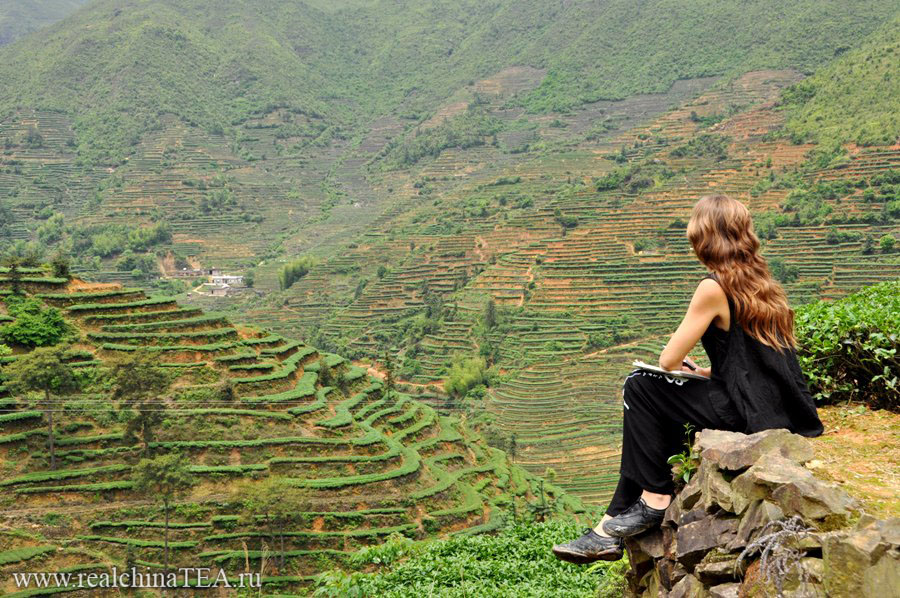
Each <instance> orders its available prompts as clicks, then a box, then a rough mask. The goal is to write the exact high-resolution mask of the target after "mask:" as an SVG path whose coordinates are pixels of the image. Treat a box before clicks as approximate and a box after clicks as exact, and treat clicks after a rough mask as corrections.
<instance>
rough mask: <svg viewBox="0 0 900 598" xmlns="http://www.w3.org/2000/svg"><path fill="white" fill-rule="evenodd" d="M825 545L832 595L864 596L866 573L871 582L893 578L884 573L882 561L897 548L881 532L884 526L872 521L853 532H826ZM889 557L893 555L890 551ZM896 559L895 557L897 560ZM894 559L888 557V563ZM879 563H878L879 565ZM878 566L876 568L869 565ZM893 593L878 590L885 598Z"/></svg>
mask: <svg viewBox="0 0 900 598" xmlns="http://www.w3.org/2000/svg"><path fill="white" fill-rule="evenodd" d="M824 540H825V541H824V543H823V547H822V555H823V560H824V562H825V580H824V581H825V589H826V590H827V591H828V593H829V595H831V596H861V595H863V594H862V592H863V587H864V585H865V582H866V578H867V573H868V578H869V580H870V586H871V587H873V588H875V587H878V586H879V585H880V580H882V579H890V575H888V576H884V575H882V570H883V567H885V565H882V564H880V563H879V561H880V560H881V559H882V557H884V556H885V555H887V553H888V551H893V552H897V550H896V546H892V545H891V544H890V543H889V542H888V541H887V539H886V538H885V537H884V536H882V530H881V527H880V526H878V525H870V526H868V527H865V528H863V529H857V530H854V531H850V532H832V533H830V534H826V535H825V538H824ZM889 559H890V555H889ZM894 562H895V563H896V561H894ZM890 563H891V560H888V564H890ZM876 564H877V565H876ZM873 566H875V567H874V568H875V571H873V572H871V573H869V571H868V570H869V569H871V568H873ZM895 587H900V586H895ZM887 595H890V594H879V595H878V598H883V597H884V596H887Z"/></svg>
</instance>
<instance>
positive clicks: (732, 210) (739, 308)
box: [687, 195, 796, 351]
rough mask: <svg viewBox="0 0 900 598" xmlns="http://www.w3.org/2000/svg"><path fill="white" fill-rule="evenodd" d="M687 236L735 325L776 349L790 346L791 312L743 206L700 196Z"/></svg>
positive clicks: (792, 343) (792, 340) (719, 197)
mask: <svg viewBox="0 0 900 598" xmlns="http://www.w3.org/2000/svg"><path fill="white" fill-rule="evenodd" d="M687 237H688V240H689V241H690V242H691V245H692V246H693V247H694V252H695V253H696V254H697V257H698V258H699V259H700V261H701V262H702V263H703V265H704V266H706V267H707V268H709V269H710V270H711V271H712V272H714V273H715V274H716V275H717V278H718V280H719V284H721V285H722V289H723V290H724V291H725V295H726V296H728V297H729V298H730V299H731V300H732V302H733V303H734V315H735V319H736V320H737V321H738V324H740V326H741V328H743V329H744V331H745V332H747V334H749V335H750V336H752V337H753V338H755V339H757V340H759V341H760V342H761V343H763V344H765V345H768V346H770V347H772V348H773V349H776V350H778V351H783V350H784V349H788V348H792V347H794V346H795V345H796V338H795V337H794V311H793V310H792V309H791V308H790V307H789V306H788V302H787V295H785V293H784V289H782V288H781V285H780V284H778V283H777V282H776V281H775V280H774V279H773V278H772V274H771V273H770V272H769V267H768V265H766V261H765V260H764V259H763V257H762V256H761V255H760V254H759V239H758V238H757V236H756V234H755V233H754V232H753V221H752V219H751V218H750V211H749V210H748V209H747V208H746V207H745V206H744V204H742V203H741V202H739V201H737V200H734V199H731V198H730V197H728V196H726V195H707V196H705V197H702V198H700V201H698V202H697V204H696V205H695V206H694V210H693V212H692V213H691V221H690V222H689V223H688V226H687Z"/></svg>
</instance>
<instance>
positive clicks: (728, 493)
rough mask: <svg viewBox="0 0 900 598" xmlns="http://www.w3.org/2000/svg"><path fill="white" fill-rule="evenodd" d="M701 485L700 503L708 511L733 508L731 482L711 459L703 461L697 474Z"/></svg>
mask: <svg viewBox="0 0 900 598" xmlns="http://www.w3.org/2000/svg"><path fill="white" fill-rule="evenodd" d="M696 477H697V478H698V480H699V485H700V495H701V499H700V504H701V505H702V506H703V508H704V509H705V510H706V511H707V512H713V511H715V510H716V509H717V508H721V509H723V510H725V511H732V510H733V508H734V507H733V503H734V498H733V492H732V490H731V484H729V483H728V481H726V480H725V476H723V475H722V474H721V473H720V472H719V471H718V470H717V469H716V467H715V465H713V464H712V463H711V462H710V461H703V462H702V463H701V464H700V469H699V471H698V472H697V476H696Z"/></svg>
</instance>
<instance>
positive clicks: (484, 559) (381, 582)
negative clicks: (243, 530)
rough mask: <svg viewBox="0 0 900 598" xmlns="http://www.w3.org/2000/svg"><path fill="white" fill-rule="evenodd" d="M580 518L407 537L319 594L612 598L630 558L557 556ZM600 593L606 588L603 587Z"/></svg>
mask: <svg viewBox="0 0 900 598" xmlns="http://www.w3.org/2000/svg"><path fill="white" fill-rule="evenodd" d="M581 530H582V528H581V527H579V526H578V525H577V524H576V523H575V522H573V521H566V520H559V519H557V520H552V521H549V522H546V523H527V522H520V523H517V524H514V525H510V526H508V527H504V528H502V529H501V530H500V531H499V533H497V534H495V535H485V536H459V537H455V538H450V539H448V540H439V541H433V542H424V543H417V542H412V541H410V540H408V539H403V538H402V537H394V538H391V539H389V540H388V541H387V542H385V543H383V544H382V545H380V546H378V547H373V548H369V549H367V550H363V551H360V552H359V553H358V554H357V555H355V556H354V557H353V559H352V560H351V565H352V566H353V568H366V569H371V568H373V567H374V569H375V570H374V572H371V573H343V572H341V571H331V572H328V573H324V574H321V575H320V576H319V577H318V578H317V580H316V591H315V593H314V595H315V596H317V597H328V598H338V597H341V598H352V597H363V596H384V597H385V598H413V597H418V596H447V597H449V596H464V595H469V596H483V597H485V598H501V597H503V598H505V597H507V596H522V597H523V598H524V597H528V598H543V597H546V598H550V597H555V596H563V595H564V596H572V597H584V598H597V597H598V596H599V597H600V598H612V597H615V596H621V595H622V592H623V590H624V579H623V574H624V571H625V567H626V563H625V561H620V562H618V563H600V564H599V565H597V566H595V567H591V568H585V567H576V566H573V565H569V564H566V563H563V562H561V561H559V560H557V559H556V558H555V557H554V556H553V555H552V553H551V552H550V550H549V547H550V546H552V545H553V544H555V543H560V542H565V541H568V540H571V539H572V538H574V537H577V536H578V535H579V534H580V533H581ZM598 592H599V593H598Z"/></svg>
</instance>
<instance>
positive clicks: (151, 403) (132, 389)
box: [110, 350, 171, 457]
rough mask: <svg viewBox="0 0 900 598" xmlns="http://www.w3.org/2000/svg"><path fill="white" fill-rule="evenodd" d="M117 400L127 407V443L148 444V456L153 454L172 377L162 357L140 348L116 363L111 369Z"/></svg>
mask: <svg viewBox="0 0 900 598" xmlns="http://www.w3.org/2000/svg"><path fill="white" fill-rule="evenodd" d="M110 374H111V378H112V383H113V399H114V400H116V401H117V402H118V406H119V409H120V410H127V411H128V415H129V416H130V417H129V420H128V423H127V425H126V426H125V440H126V442H137V441H138V440H140V441H141V442H143V444H144V450H143V453H144V456H145V457H149V456H150V443H151V442H153V437H154V430H155V428H156V427H157V426H159V424H160V423H162V420H163V401H164V400H165V397H164V395H165V393H166V391H167V390H168V389H169V385H170V384H171V380H170V378H169V375H168V373H167V372H166V371H165V370H164V369H162V367H161V366H160V363H159V357H158V356H157V355H156V354H154V353H151V352H150V351H147V350H138V351H135V352H134V353H132V354H131V355H127V356H126V357H122V358H120V359H119V360H117V361H116V362H114V363H113V366H112V369H111V372H110Z"/></svg>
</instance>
